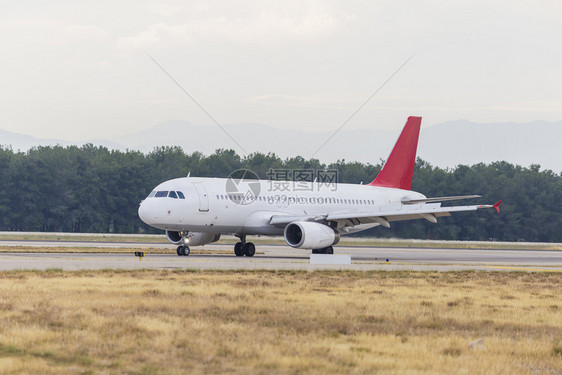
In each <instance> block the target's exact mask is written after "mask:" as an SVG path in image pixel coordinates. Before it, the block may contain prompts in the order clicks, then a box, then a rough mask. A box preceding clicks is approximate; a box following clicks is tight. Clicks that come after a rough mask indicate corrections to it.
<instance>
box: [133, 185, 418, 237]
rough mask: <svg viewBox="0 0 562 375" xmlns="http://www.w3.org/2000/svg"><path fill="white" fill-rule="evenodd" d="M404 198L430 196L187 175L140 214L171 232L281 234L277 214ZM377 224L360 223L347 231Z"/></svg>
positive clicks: (363, 208) (393, 206)
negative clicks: (275, 221)
mask: <svg viewBox="0 0 562 375" xmlns="http://www.w3.org/2000/svg"><path fill="white" fill-rule="evenodd" d="M170 192H174V193H170ZM182 197H183V198H182ZM405 197H407V198H409V199H422V198H425V196H424V195H423V194H420V193H416V192H413V191H410V190H402V189H394V188H385V187H378V186H366V185H355V184H340V183H338V184H335V183H333V184H325V183H324V184H323V183H310V182H294V181H262V180H232V179H224V178H195V177H184V178H177V179H173V180H169V181H165V182H163V183H161V184H160V185H158V186H157V187H156V188H155V189H154V191H153V192H152V193H151V194H150V195H149V196H148V198H146V199H145V200H144V201H142V202H141V204H140V207H139V217H140V218H141V219H142V221H144V222H145V223H147V224H149V225H151V226H153V227H156V228H160V229H164V230H168V231H180V232H188V231H189V232H208V233H222V234H228V233H235V234H243V235H245V234H249V235H252V234H258V235H280V234H283V230H284V225H273V224H271V223H270V221H271V218H272V217H273V216H278V215H286V216H288V217H290V216H295V217H302V216H303V215H304V216H313V215H326V214H333V213H342V214H346V213H349V214H351V213H364V212H374V213H376V212H377V211H380V212H382V211H389V210H399V209H400V207H401V206H402V202H401V201H402V200H403V199H404V198H405ZM377 225H380V224H378V223H370V224H360V225H356V226H353V227H352V228H350V229H351V230H349V229H348V230H346V232H345V233H351V232H358V231H361V230H365V229H368V228H372V227H374V226H377ZM345 233H344V234H345Z"/></svg>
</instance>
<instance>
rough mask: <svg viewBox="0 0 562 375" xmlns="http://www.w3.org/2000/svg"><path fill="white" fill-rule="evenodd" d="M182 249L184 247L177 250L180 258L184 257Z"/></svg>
mask: <svg viewBox="0 0 562 375" xmlns="http://www.w3.org/2000/svg"><path fill="white" fill-rule="evenodd" d="M182 247H183V246H178V248H177V250H176V252H177V253H178V256H182V255H183V254H182V253H183V250H182Z"/></svg>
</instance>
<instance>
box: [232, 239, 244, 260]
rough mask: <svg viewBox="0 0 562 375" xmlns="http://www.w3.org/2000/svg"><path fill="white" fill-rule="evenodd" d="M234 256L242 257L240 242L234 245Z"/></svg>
mask: <svg viewBox="0 0 562 375" xmlns="http://www.w3.org/2000/svg"><path fill="white" fill-rule="evenodd" d="M234 254H236V256H237V257H241V256H244V251H243V250H242V242H236V244H235V245H234Z"/></svg>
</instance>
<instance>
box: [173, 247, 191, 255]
mask: <svg viewBox="0 0 562 375" xmlns="http://www.w3.org/2000/svg"><path fill="white" fill-rule="evenodd" d="M176 251H177V253H178V255H179V256H182V255H183V256H188V255H189V253H190V250H189V246H187V245H180V246H178V248H177V250H176Z"/></svg>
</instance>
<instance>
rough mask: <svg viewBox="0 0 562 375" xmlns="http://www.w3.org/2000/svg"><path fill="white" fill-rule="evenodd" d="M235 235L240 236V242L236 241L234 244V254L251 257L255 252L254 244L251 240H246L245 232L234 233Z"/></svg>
mask: <svg viewBox="0 0 562 375" xmlns="http://www.w3.org/2000/svg"><path fill="white" fill-rule="evenodd" d="M236 237H238V238H240V242H237V243H236V245H234V254H236V256H237V257H241V256H244V255H246V256H247V257H253V256H254V254H255V253H256V246H255V245H254V244H253V243H251V242H246V235H245V234H240V235H236Z"/></svg>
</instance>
